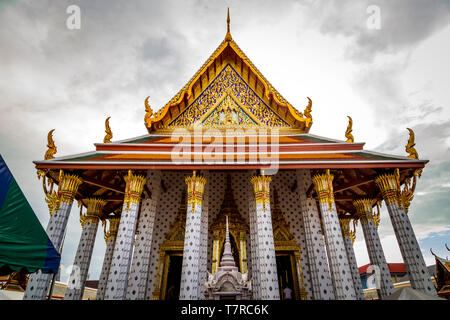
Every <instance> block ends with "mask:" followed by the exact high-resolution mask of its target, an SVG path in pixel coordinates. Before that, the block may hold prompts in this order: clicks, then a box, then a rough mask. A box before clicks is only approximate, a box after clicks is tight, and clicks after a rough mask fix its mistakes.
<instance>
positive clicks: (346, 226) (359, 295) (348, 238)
mask: <svg viewBox="0 0 450 320" xmlns="http://www.w3.org/2000/svg"><path fill="white" fill-rule="evenodd" d="M350 222H351V219H350V218H343V219H339V223H340V224H341V231H342V236H343V237H344V243H345V249H346V251H347V257H348V262H349V264H350V271H351V272H352V278H353V285H354V286H355V293H356V299H358V300H365V299H366V298H365V296H364V292H363V289H362V283H361V277H360V275H359V271H358V264H357V263H356V256H355V250H354V249H353V242H354V241H355V232H354V231H351V230H350Z"/></svg>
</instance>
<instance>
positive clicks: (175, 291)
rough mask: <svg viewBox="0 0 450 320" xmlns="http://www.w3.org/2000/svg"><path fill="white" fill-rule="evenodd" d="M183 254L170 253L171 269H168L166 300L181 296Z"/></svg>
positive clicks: (176, 298)
mask: <svg viewBox="0 0 450 320" xmlns="http://www.w3.org/2000/svg"><path fill="white" fill-rule="evenodd" d="M182 265H183V256H182V255H170V258H169V269H168V271H167V285H166V293H165V295H164V297H165V299H166V300H178V299H179V297H180V283H181V267H182Z"/></svg>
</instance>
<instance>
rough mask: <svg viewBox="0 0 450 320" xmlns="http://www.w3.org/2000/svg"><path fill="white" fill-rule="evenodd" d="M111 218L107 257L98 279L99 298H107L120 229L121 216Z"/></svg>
mask: <svg viewBox="0 0 450 320" xmlns="http://www.w3.org/2000/svg"><path fill="white" fill-rule="evenodd" d="M108 220H109V231H108V232H107V231H106V225H104V226H105V242H106V252H105V258H103V266H102V271H101V273H100V278H99V281H98V289H97V296H96V299H97V300H103V299H105V293H106V285H107V283H108V276H109V269H110V268H111V260H112V256H113V253H114V245H115V244H116V237H117V232H118V230H119V223H120V218H110V219H108Z"/></svg>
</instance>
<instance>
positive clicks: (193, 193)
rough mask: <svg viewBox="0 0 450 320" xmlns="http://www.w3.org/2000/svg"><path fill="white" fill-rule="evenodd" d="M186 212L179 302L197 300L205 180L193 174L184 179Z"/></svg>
mask: <svg viewBox="0 0 450 320" xmlns="http://www.w3.org/2000/svg"><path fill="white" fill-rule="evenodd" d="M186 184H187V189H188V191H187V210H186V231H185V236H184V250H183V264H182V270H181V283H180V300H198V282H199V275H198V273H199V263H200V234H201V226H202V204H203V191H204V187H205V184H206V179H205V178H204V177H200V176H197V175H196V172H195V171H194V174H193V175H192V176H189V177H186Z"/></svg>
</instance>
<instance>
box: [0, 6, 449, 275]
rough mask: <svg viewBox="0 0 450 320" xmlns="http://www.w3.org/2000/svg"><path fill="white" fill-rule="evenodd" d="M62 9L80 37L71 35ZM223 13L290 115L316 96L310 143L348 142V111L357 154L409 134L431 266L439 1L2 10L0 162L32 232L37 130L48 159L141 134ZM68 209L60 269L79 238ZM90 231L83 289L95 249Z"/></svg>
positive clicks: (441, 67)
mask: <svg viewBox="0 0 450 320" xmlns="http://www.w3.org/2000/svg"><path fill="white" fill-rule="evenodd" d="M70 5H77V6H78V7H79V8H80V10H81V20H80V21H81V24H80V29H70V28H68V27H67V25H68V24H67V20H68V18H69V19H70V15H71V14H70V13H69V14H68V13H67V8H68V6H70ZM371 5H375V6H376V7H375V8H374V7H370V6H371ZM227 7H230V12H231V32H232V35H233V39H234V40H235V41H236V42H237V43H238V45H239V46H240V47H241V49H243V50H244V52H245V53H246V54H247V56H248V57H249V58H250V59H251V60H252V61H253V63H254V64H255V65H256V66H257V67H258V69H260V71H261V72H262V73H263V74H264V75H265V76H266V78H267V79H269V81H270V82H271V83H272V84H273V85H274V86H275V87H276V88H277V89H278V91H279V92H280V93H281V94H282V95H283V96H284V97H285V98H286V99H287V100H288V101H289V102H290V103H291V104H293V105H294V106H295V107H297V108H298V109H299V110H303V108H304V106H305V105H306V97H307V96H308V97H311V98H312V100H313V117H314V125H313V127H312V129H311V133H313V134H317V135H322V136H326V137H330V138H336V139H345V138H344V132H345V129H346V126H347V117H346V116H347V115H350V116H351V117H352V118H353V122H354V126H353V135H354V136H355V140H356V141H358V142H359V141H362V142H366V146H365V147H366V149H369V150H375V151H379V152H387V153H392V154H398V155H405V151H404V146H405V144H406V141H407V139H408V132H407V130H406V128H407V127H409V128H413V129H414V131H415V132H416V143H417V145H416V149H417V151H418V153H419V156H420V158H421V159H429V160H430V163H429V164H428V165H427V167H426V169H425V170H424V173H423V175H422V178H421V179H420V182H419V184H418V187H417V189H416V195H415V200H414V201H413V203H412V205H411V209H410V213H409V216H410V219H411V221H412V224H413V227H414V229H415V232H416V235H417V237H418V239H419V242H420V245H421V248H422V251H423V254H424V257H425V260H426V262H427V264H428V265H429V264H433V263H434V259H433V257H432V256H431V254H430V252H429V249H430V248H433V250H434V251H435V252H436V253H438V254H440V255H441V256H446V255H448V253H447V251H446V250H445V247H444V244H445V243H446V242H447V243H448V244H449V245H450V157H449V156H450V150H449V147H450V105H449V101H450V90H449V89H450V88H449V84H450V62H449V57H450V1H448V0H390V1H388V0H386V1H365V0H357V1H356V0H353V1H344V0H339V1H332V0H323V1H319V0H316V1H313V0H304V1H260V0H259V1H256V0H255V1H245V2H243V1H214V0H208V1H200V0H198V1H106V0H104V1H74V0H73V1H56V0H54V1H12V0H9V1H8V0H2V1H0V97H1V98H0V115H1V125H0V153H1V154H2V156H3V158H4V159H5V161H6V162H7V164H8V166H9V167H10V169H11V170H12V172H13V174H14V176H15V177H16V179H17V181H18V183H19V184H20V186H21V187H22V190H23V191H24V193H25V195H26V196H27V198H28V200H29V202H30V204H31V205H32V207H33V208H34V210H35V212H36V214H37V215H38V217H39V219H40V221H41V223H42V225H43V226H44V227H45V226H46V225H47V223H48V220H49V214H48V209H47V207H46V205H45V202H44V196H43V193H42V189H41V185H40V182H39V181H38V180H37V178H36V170H35V169H34V166H33V164H32V160H39V159H43V156H44V153H45V151H46V147H45V145H46V135H47V132H48V131H49V130H50V129H56V130H55V133H54V139H55V142H56V145H57V147H58V153H57V156H63V155H69V154H74V153H80V152H85V151H90V150H93V148H94V147H93V143H95V142H102V139H103V136H104V121H105V118H106V117H108V116H111V117H112V118H111V120H110V124H111V127H112V130H113V134H114V137H113V140H120V139H126V138H130V137H134V136H139V135H143V134H145V133H146V129H145V127H144V125H143V117H144V106H143V101H144V99H145V97H147V96H148V95H149V96H150V97H151V98H150V102H151V105H152V107H153V109H154V110H158V109H159V108H160V107H162V106H163V105H164V104H165V103H166V102H167V101H169V100H170V99H171V98H172V97H173V96H174V95H175V94H176V93H177V92H178V90H179V89H180V88H181V87H182V86H183V85H184V84H185V83H186V82H187V81H188V80H189V79H190V77H191V76H192V75H193V74H194V73H195V72H196V71H197V69H198V68H199V67H200V66H201V65H202V64H203V62H204V61H205V60H206V59H207V58H208V57H209V55H210V54H211V53H212V52H213V51H214V49H215V48H216V47H217V46H218V45H219V43H220V42H221V41H222V40H223V38H224V36H225V31H226V8H227ZM374 10H375V11H374ZM377 10H379V14H380V15H379V17H380V21H379V25H378V23H377V21H376V20H374V19H376V17H377V15H376V13H374V12H376V11H377ZM69 25H70V24H69ZM378 26H379V28H377V27H378ZM74 207H75V208H74V209H73V211H72V214H71V217H70V220H69V225H68V228H69V229H68V230H69V232H68V234H67V238H66V241H65V247H64V252H63V257H62V264H63V265H64V266H65V267H66V268H68V267H69V266H70V265H71V264H72V263H73V258H74V255H75V251H76V247H77V245H78V241H79V238H80V232H81V229H80V224H79V221H78V208H76V206H74ZM381 218H382V222H381V225H380V228H379V232H380V236H381V238H382V244H383V247H384V250H385V254H386V257H387V260H388V262H401V261H402V258H401V255H400V251H399V249H398V245H397V243H396V240H395V236H394V233H393V230H392V226H391V223H390V221H389V217H388V214H387V212H386V210H385V209H383V211H382V216H381ZM98 235H99V236H98V237H97V241H96V244H95V249H94V255H93V260H92V264H91V269H90V278H91V279H98V277H99V274H100V270H101V264H102V261H103V255H104V250H105V244H104V241H103V237H102V231H101V230H99V233H98ZM355 251H356V255H357V260H358V265H363V264H366V263H368V262H369V258H368V255H367V253H366V247H365V243H364V240H363V234H362V230H361V228H360V227H359V229H358V232H357V241H356V242H355ZM67 279H68V273H64V274H63V275H62V280H63V281H66V280H67Z"/></svg>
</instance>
